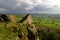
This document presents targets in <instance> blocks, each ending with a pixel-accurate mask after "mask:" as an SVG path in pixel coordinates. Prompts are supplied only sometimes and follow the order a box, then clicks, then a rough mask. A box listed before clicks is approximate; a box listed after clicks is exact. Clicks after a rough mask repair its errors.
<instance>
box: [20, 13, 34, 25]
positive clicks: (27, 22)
mask: <svg viewBox="0 0 60 40" xmlns="http://www.w3.org/2000/svg"><path fill="white" fill-rule="evenodd" d="M20 22H21V23H23V24H25V25H30V24H32V22H33V20H32V16H31V14H27V15H26V16H25V17H23V19H22V20H21V21H20Z"/></svg>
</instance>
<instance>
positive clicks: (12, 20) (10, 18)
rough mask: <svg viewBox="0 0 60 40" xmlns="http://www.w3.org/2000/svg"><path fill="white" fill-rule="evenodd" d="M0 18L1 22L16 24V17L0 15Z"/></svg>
mask: <svg viewBox="0 0 60 40" xmlns="http://www.w3.org/2000/svg"><path fill="white" fill-rule="evenodd" d="M0 17H1V18H2V19H3V21H10V22H16V17H15V16H14V15H9V14H1V15H0ZM1 18H0V19H1Z"/></svg>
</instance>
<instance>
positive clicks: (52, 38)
mask: <svg viewBox="0 0 60 40" xmlns="http://www.w3.org/2000/svg"><path fill="white" fill-rule="evenodd" d="M52 16H53V15H48V16H47V15H46V16H45V14H44V15H43V14H27V15H26V14H24V15H22V14H19V15H18V14H17V15H11V14H3V15H2V14H0V40H60V21H59V20H60V19H58V18H57V17H60V16H58V15H57V16H56V15H54V17H52Z"/></svg>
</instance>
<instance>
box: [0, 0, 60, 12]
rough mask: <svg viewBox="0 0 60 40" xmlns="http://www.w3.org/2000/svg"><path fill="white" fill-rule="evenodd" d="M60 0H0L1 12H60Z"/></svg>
mask: <svg viewBox="0 0 60 40" xmlns="http://www.w3.org/2000/svg"><path fill="white" fill-rule="evenodd" d="M59 11H60V0H0V12H4V13H31V12H33V13H39V12H48V13H57V12H58V13H59Z"/></svg>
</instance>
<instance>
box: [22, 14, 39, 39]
mask: <svg viewBox="0 0 60 40" xmlns="http://www.w3.org/2000/svg"><path fill="white" fill-rule="evenodd" d="M32 22H33V20H32V16H31V15H30V14H27V15H26V16H25V17H24V18H23V19H22V20H21V23H23V24H25V25H27V30H28V39H29V40H39V36H38V32H37V30H36V27H35V25H34V24H33V23H32Z"/></svg>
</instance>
